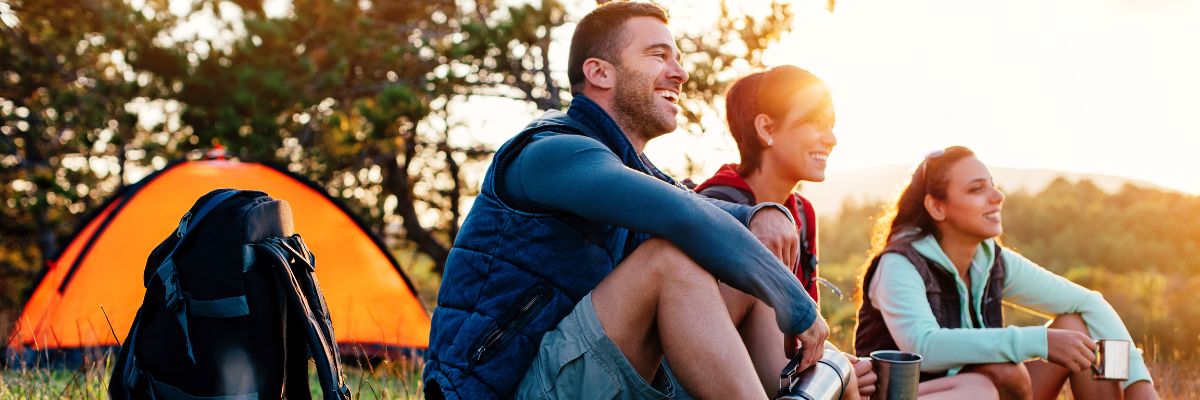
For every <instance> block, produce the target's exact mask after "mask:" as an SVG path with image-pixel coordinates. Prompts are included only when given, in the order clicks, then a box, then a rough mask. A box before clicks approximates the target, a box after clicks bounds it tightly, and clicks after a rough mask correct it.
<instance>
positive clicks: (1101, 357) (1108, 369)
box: [1092, 339, 1133, 381]
mask: <svg viewBox="0 0 1200 400" xmlns="http://www.w3.org/2000/svg"><path fill="white" fill-rule="evenodd" d="M1132 347H1133V343H1132V342H1130V341H1128V340H1122V339H1100V340H1097V341H1096V362H1095V363H1093V364H1092V378H1094V379H1102V380H1114V381H1123V380H1126V379H1129V351H1130V349H1131V348H1132Z"/></svg>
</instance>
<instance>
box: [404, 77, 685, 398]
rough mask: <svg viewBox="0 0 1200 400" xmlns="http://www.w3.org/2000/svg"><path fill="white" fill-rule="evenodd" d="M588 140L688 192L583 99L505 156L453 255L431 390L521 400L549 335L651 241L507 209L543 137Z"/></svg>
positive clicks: (429, 366)
mask: <svg viewBox="0 0 1200 400" xmlns="http://www.w3.org/2000/svg"><path fill="white" fill-rule="evenodd" d="M547 132H548V133H551V134H574V135H584V136H587V137H590V138H592V139H596V140H597V141H599V142H600V143H603V144H604V145H605V146H606V147H608V149H609V150H611V151H612V152H613V153H614V154H616V155H617V157H618V158H620V159H621V161H622V162H623V163H624V164H625V165H626V166H628V167H630V168H632V169H634V170H637V171H641V172H643V173H646V174H648V175H651V176H654V177H656V178H658V179H660V180H663V181H665V182H668V183H670V184H672V185H675V186H677V187H680V188H681V189H682V186H679V184H677V183H675V181H674V180H672V179H671V178H670V177H668V176H666V175H665V174H663V173H662V172H661V171H659V170H658V169H657V168H655V167H654V166H653V165H651V164H649V163H648V162H646V161H644V160H643V159H642V158H641V157H640V156H639V155H638V153H637V150H636V149H634V148H633V145H631V144H630V143H629V139H628V138H627V137H626V136H625V134H624V133H623V132H622V131H621V129H620V128H619V127H618V126H617V124H616V122H614V121H613V120H612V118H611V117H609V115H608V114H607V113H606V112H605V111H604V110H603V109H601V108H600V106H599V105H597V104H596V103H594V102H592V101H591V100H589V99H588V98H586V97H584V96H582V95H579V94H577V95H576V97H575V98H574V100H573V101H572V102H571V107H570V108H569V109H568V110H567V112H566V113H565V114H564V113H562V112H558V111H548V112H546V113H545V114H544V115H543V116H541V117H539V118H537V119H535V120H534V121H533V122H532V123H530V124H529V126H527V127H526V128H525V130H524V131H522V132H521V133H519V134H517V136H515V137H513V138H512V139H510V140H509V141H508V142H507V143H505V144H504V145H503V146H501V147H500V149H499V150H497V151H496V155H495V158H494V159H493V160H492V165H491V166H490V167H489V168H488V171H487V175H486V176H485V177H484V180H483V187H482V188H481V190H480V194H479V196H478V197H477V198H476V199H475V204H474V205H473V206H472V207H471V211H470V213H469V214H468V215H467V218H466V221H464V222H463V226H462V229H461V230H460V231H459V233H458V237H457V238H456V239H455V241H454V247H453V248H452V249H451V250H450V256H449V258H448V259H447V260H446V268H445V272H444V274H443V277H442V286H441V289H440V290H439V292H438V306H437V309H436V310H435V311H434V313H433V325H432V328H431V330H430V333H429V350H428V352H427V353H426V365H425V371H424V381H425V384H426V386H427V387H429V388H434V387H440V389H441V392H442V394H443V395H444V396H445V397H446V398H448V399H456V398H459V399H493V398H509V397H512V393H513V390H514V389H515V388H516V385H517V383H519V382H520V380H521V378H522V377H523V376H524V375H525V370H526V369H528V368H529V365H530V364H531V363H532V362H533V358H534V356H536V355H537V352H538V348H539V344H540V343H541V340H542V335H543V334H544V333H546V332H548V331H550V330H552V329H554V327H555V326H556V325H558V322H559V321H560V320H562V319H563V317H565V316H566V315H567V314H568V313H569V312H570V311H571V309H572V308H574V306H575V304H576V303H578V302H579V300H580V299H582V298H583V296H584V295H586V294H587V293H588V292H590V291H591V290H592V289H593V288H595V287H596V285H598V284H599V283H600V280H602V279H604V277H605V276H607V275H608V274H609V272H611V271H612V270H613V268H615V267H616V266H617V264H618V263H620V262H621V260H623V259H624V258H625V257H626V256H628V255H629V253H631V252H632V251H633V249H635V248H637V246H638V245H640V244H641V243H642V242H644V241H645V240H646V239H648V238H649V235H648V234H645V233H640V232H631V231H630V230H628V229H625V228H621V227H617V226H612V225H605V224H601V223H597V222H593V221H588V220H585V219H583V218H580V217H576V216H574V215H569V214H566V213H561V212H555V211H552V210H527V209H521V210H518V209H515V208H513V207H512V206H511V205H510V204H508V203H506V202H505V199H506V197H507V195H506V194H505V193H504V191H503V190H504V189H503V188H504V185H503V183H502V182H500V181H498V180H501V179H503V177H504V175H505V174H504V171H505V168H507V167H508V166H509V165H510V164H511V162H512V160H513V159H515V158H516V156H517V154H519V153H520V151H521V149H523V148H524V147H525V146H526V145H527V144H528V143H529V141H530V139H531V138H532V137H533V135H535V134H539V133H547Z"/></svg>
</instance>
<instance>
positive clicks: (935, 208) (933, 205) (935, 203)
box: [925, 195, 946, 222]
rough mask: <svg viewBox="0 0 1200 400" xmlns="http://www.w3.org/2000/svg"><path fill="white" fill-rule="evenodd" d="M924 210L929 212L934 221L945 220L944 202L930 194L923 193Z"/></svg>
mask: <svg viewBox="0 0 1200 400" xmlns="http://www.w3.org/2000/svg"><path fill="white" fill-rule="evenodd" d="M925 211H928V212H929V216H930V217H933V220H934V221H937V222H942V221H945V220H946V204H945V203H943V202H942V201H941V200H938V199H936V198H934V197H933V196H931V195H925Z"/></svg>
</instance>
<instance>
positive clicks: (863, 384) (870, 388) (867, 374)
mask: <svg viewBox="0 0 1200 400" xmlns="http://www.w3.org/2000/svg"><path fill="white" fill-rule="evenodd" d="M844 354H845V355H846V358H848V359H850V365H852V366H853V367H854V377H855V379H856V380H858V396H859V398H863V399H866V398H869V397H871V395H872V394H875V381H876V380H877V379H878V377H876V376H875V370H874V369H873V368H871V359H870V358H858V357H857V356H855V355H853V354H850V353H844Z"/></svg>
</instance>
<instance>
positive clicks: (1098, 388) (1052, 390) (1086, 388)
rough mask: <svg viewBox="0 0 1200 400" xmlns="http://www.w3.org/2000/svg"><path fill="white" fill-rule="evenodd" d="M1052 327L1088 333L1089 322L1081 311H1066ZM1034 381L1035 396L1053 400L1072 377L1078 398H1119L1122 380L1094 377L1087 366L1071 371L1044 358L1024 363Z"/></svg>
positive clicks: (1073, 392)
mask: <svg viewBox="0 0 1200 400" xmlns="http://www.w3.org/2000/svg"><path fill="white" fill-rule="evenodd" d="M1050 327H1051V328H1057V329H1070V330H1073V331H1076V332H1082V333H1083V334H1085V335H1086V334H1088V330H1087V324H1086V323H1084V322H1083V317H1080V316H1079V314H1063V315H1059V316H1058V318H1055V319H1054V322H1052V323H1050ZM1025 366H1026V367H1027V368H1028V369H1029V377H1030V379H1031V380H1032V382H1033V398H1035V399H1054V398H1057V397H1058V393H1059V392H1061V391H1062V387H1063V383H1064V382H1065V381H1066V380H1067V379H1068V378H1070V380H1071V394H1072V395H1074V396H1075V398H1077V399H1120V398H1121V395H1122V392H1121V382H1120V381H1104V380H1096V379H1092V371H1091V370H1090V369H1085V370H1082V371H1078V372H1071V371H1070V370H1067V369H1066V368H1063V367H1062V366H1060V365H1057V364H1054V363H1051V362H1047V361H1044V360H1035V361H1029V362H1026V363H1025Z"/></svg>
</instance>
